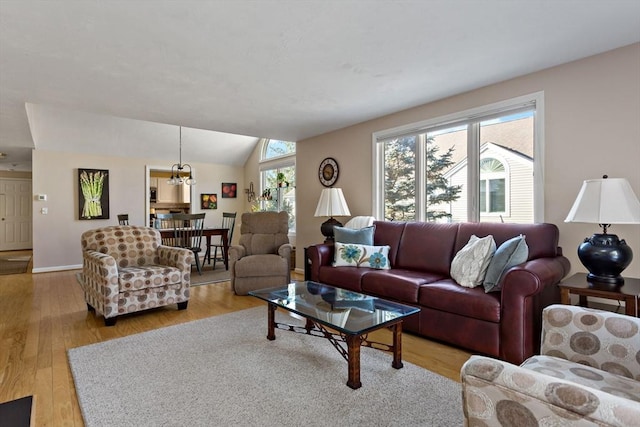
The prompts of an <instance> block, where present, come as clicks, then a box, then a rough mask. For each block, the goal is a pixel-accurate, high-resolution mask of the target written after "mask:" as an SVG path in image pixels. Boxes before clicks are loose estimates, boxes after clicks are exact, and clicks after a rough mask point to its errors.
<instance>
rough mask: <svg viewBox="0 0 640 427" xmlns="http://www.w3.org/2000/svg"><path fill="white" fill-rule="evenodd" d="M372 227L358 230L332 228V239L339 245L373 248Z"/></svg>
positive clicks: (373, 228)
mask: <svg viewBox="0 0 640 427" xmlns="http://www.w3.org/2000/svg"><path fill="white" fill-rule="evenodd" d="M374 230H375V227H374V226H371V227H365V228H360V229H353V228H345V227H333V238H334V239H335V241H336V242H340V243H354V244H356V245H368V246H373V231H374Z"/></svg>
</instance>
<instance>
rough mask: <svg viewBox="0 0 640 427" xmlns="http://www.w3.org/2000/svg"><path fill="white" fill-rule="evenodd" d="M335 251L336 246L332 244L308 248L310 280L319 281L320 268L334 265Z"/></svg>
mask: <svg viewBox="0 0 640 427" xmlns="http://www.w3.org/2000/svg"><path fill="white" fill-rule="evenodd" d="M333 251H334V246H333V245H331V244H319V245H313V246H309V247H308V248H307V258H308V259H307V262H308V263H309V272H310V280H313V281H314V282H317V281H319V276H320V267H321V266H323V265H327V266H330V265H331V264H333Z"/></svg>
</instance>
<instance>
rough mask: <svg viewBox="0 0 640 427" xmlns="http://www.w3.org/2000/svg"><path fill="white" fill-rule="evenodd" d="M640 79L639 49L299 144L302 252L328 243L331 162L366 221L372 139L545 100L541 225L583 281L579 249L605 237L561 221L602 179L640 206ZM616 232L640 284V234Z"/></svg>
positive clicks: (638, 229)
mask: <svg viewBox="0 0 640 427" xmlns="http://www.w3.org/2000/svg"><path fill="white" fill-rule="evenodd" d="M470 72H472V70H470ZM638 76H640V44H634V45H631V46H627V47H624V48H620V49H616V50H613V51H610V52H606V53H604V54H600V55H596V56H593V57H590V58H586V59H583V60H580V61H576V62H572V63H569V64H565V65H561V66H558V67H554V68H550V69H547V70H543V71H540V72H537V73H533V74H529V75H526V76H523V77H519V78H516V79H513V80H509V81H506V82H503V83H499V84H495V85H491V86H487V87H484V88H481V89H478V90H475V91H472V92H468V93H464V94H461V95H458V96H454V97H451V98H448V99H444V100H441V101H437V102H433V103H430V104H426V105H422V106H419V107H416V108H412V109H409V110H405V111H401V112H398V113H395V114H391V115H388V116H385V117H381V118H378V119H375V120H371V121H368V122H365V123H361V124H358V125H355V126H351V127H348V128H345V129H342V130H338V131H335V132H331V133H328V134H324V135H320V136H317V137H314V138H310V139H307V140H303V141H299V143H298V145H297V148H296V150H297V177H296V179H297V188H296V190H297V191H296V193H297V212H298V222H297V241H298V246H299V247H300V248H303V247H305V246H308V245H311V244H314V243H317V242H320V241H322V235H321V234H320V224H321V223H322V222H323V221H324V218H314V217H313V214H314V211H315V207H316V204H317V202H318V197H319V194H320V190H321V189H322V186H321V184H320V182H319V181H318V178H317V170H318V166H319V164H320V162H321V161H322V159H324V158H325V157H334V158H335V159H336V160H337V161H338V164H339V166H340V176H339V179H338V182H337V183H336V187H341V188H342V189H343V190H344V194H345V197H346V199H347V203H348V204H349V208H350V210H351V214H352V215H370V214H371V212H372V206H371V204H372V195H371V194H372V182H371V179H372V178H371V177H372V142H371V138H372V134H373V133H374V132H376V131H380V130H384V129H389V128H393V127H397V126H401V125H405V124H408V123H413V122H418V121H422V120H426V119H430V118H435V117H439V116H443V115H445V114H450V113H454V112H458V111H462V110H466V109H470V108H474V107H479V106H482V105H486V104H490V103H494V102H498V101H503V100H505V99H510V98H515V97H517V96H521V95H525V94H530V93H534V92H538V91H544V108H545V117H544V126H545V135H544V141H545V156H544V164H545V176H544V182H545V186H544V192H545V198H544V203H545V208H544V221H545V222H551V223H554V224H557V225H558V227H559V228H560V245H561V246H563V248H564V252H565V254H566V255H567V257H568V258H569V259H570V260H571V263H572V269H573V271H574V272H577V271H586V270H585V269H584V267H583V266H582V264H581V263H580V261H579V260H578V258H577V255H576V248H577V246H578V245H579V244H580V243H581V242H582V240H583V239H584V238H585V237H586V236H590V235H591V234H593V233H594V232H597V231H598V230H599V228H598V227H597V225H595V224H575V223H571V224H566V223H564V222H563V221H564V218H565V217H566V215H567V213H568V212H569V209H570V208H571V205H572V203H573V201H574V200H575V198H576V196H577V193H578V190H579V189H580V186H581V184H582V181H583V180H585V179H588V178H599V177H601V176H602V175H603V174H605V173H606V174H608V175H609V176H611V177H623V178H627V179H628V180H629V181H630V182H631V186H632V187H633V189H634V191H635V192H636V194H637V195H638V196H640V167H639V165H640V120H639V119H638V118H639V117H640V78H639V77H638ZM341 219H344V221H346V220H347V219H348V218H341ZM344 221H343V222H344ZM610 232H611V233H616V234H618V235H619V236H620V237H623V238H625V239H626V241H627V243H628V244H629V245H630V246H631V248H632V249H633V250H634V251H635V255H636V256H635V260H634V261H633V262H632V264H631V266H630V267H629V268H628V269H627V270H626V271H625V275H627V276H631V277H640V226H638V225H617V226H613V227H612V228H611V229H610ZM302 252H303V251H301V250H299V251H297V258H298V259H297V265H303V264H302V259H303V258H302Z"/></svg>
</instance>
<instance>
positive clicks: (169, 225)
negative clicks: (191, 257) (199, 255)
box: [153, 213, 178, 246]
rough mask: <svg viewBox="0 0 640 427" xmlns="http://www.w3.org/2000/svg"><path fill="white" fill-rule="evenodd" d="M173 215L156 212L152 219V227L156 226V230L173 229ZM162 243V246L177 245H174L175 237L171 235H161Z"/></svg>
mask: <svg viewBox="0 0 640 427" xmlns="http://www.w3.org/2000/svg"><path fill="white" fill-rule="evenodd" d="M173 215H174V214H169V213H164V214H163V213H159V214H156V217H155V219H154V220H153V228H157V229H158V230H173ZM162 244H163V245H164V246H178V245H176V239H175V237H174V236H173V234H172V235H171V236H166V235H163V237H162Z"/></svg>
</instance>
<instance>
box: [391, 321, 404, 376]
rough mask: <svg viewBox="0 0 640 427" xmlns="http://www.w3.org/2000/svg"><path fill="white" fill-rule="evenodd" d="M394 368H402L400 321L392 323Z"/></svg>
mask: <svg viewBox="0 0 640 427" xmlns="http://www.w3.org/2000/svg"><path fill="white" fill-rule="evenodd" d="M391 366H393V367H394V368H396V369H400V368H402V366H403V365H402V322H398V323H396V324H395V325H393V362H392V363H391Z"/></svg>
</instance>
